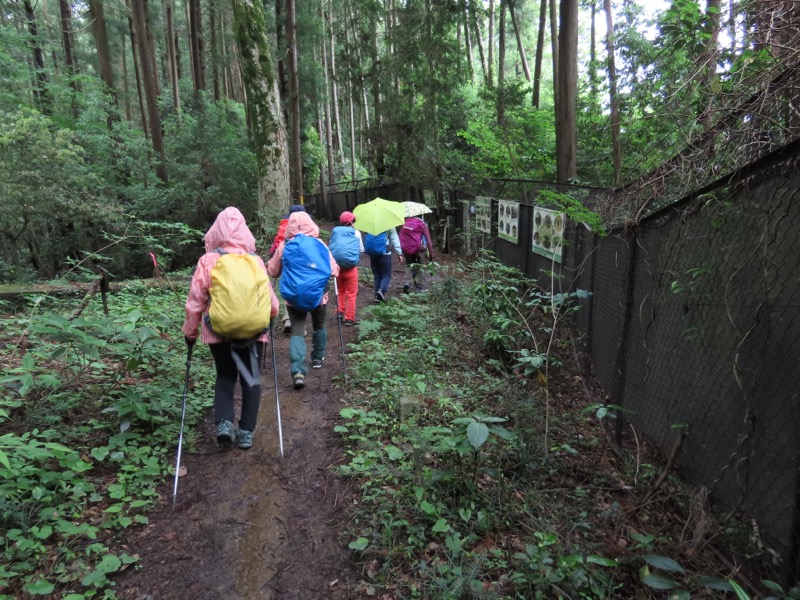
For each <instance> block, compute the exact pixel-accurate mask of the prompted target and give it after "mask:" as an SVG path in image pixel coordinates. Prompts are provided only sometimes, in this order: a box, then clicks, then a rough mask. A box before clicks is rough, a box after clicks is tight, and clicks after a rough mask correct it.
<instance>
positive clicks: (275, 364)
mask: <svg viewBox="0 0 800 600" xmlns="http://www.w3.org/2000/svg"><path fill="white" fill-rule="evenodd" d="M269 344H270V346H272V374H273V375H274V377H275V406H276V407H277V411H278V441H279V443H280V446H281V458H283V428H282V427H281V399H280V397H279V396H278V359H277V358H276V357H275V327H274V326H273V324H272V322H271V321H270V324H269Z"/></svg>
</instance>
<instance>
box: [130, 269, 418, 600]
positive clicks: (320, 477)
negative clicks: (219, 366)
mask: <svg viewBox="0 0 800 600" xmlns="http://www.w3.org/2000/svg"><path fill="white" fill-rule="evenodd" d="M360 271H361V279H362V282H361V285H360V289H359V308H362V307H363V306H366V305H367V304H369V303H371V302H372V299H373V291H372V288H371V287H370V286H365V285H364V277H365V274H366V273H368V272H369V266H368V264H367V265H364V264H362V266H361V267H360ZM402 277H403V271H402V269H401V268H398V265H395V272H394V274H393V277H392V283H393V286H394V285H396V284H397V283H398V282H400V285H402ZM331 296H333V295H331ZM335 313H336V309H335V302H334V300H333V297H332V298H331V302H330V303H329V305H328V313H327V323H328V347H327V357H326V363H325V365H324V366H323V367H322V368H321V369H309V373H308V375H307V376H306V386H305V389H303V390H294V389H293V387H292V383H291V377H290V372H289V358H288V346H289V338H288V337H285V336H283V335H282V334H281V333H280V331H281V327H280V326H279V325H282V322H278V323H276V326H278V327H277V332H278V333H277V335H276V345H275V349H276V363H277V376H278V385H277V391H278V398H279V400H280V409H281V423H282V429H283V446H284V457H283V458H281V454H280V449H279V448H280V444H279V437H278V427H277V419H276V394H275V390H276V386H275V383H274V371H273V367H272V354H271V349H270V348H269V346H267V353H266V357H265V358H266V364H265V366H264V368H263V369H262V386H261V390H262V391H261V405H260V409H259V418H258V428H257V430H256V436H255V441H254V444H253V447H252V448H251V449H250V450H246V451H244V450H239V449H238V448H235V449H230V450H220V449H219V447H218V446H217V443H216V439H215V431H214V424H213V417H212V414H211V410H209V415H208V417H207V419H206V421H205V422H204V424H203V427H202V432H201V434H200V439H199V440H198V441H197V442H196V444H195V445H194V446H193V447H191V448H189V449H187V448H184V452H183V458H182V460H181V463H182V465H185V467H186V474H185V475H184V476H182V477H181V478H180V482H179V489H178V495H177V501H176V505H175V508H174V510H173V507H172V480H170V482H169V484H165V486H164V488H163V489H162V490H160V492H161V495H162V500H161V502H160V503H159V506H158V507H157V509H156V510H155V512H154V513H153V514H151V516H150V524H149V525H147V526H145V527H143V528H141V529H140V530H138V531H134V532H133V533H132V535H131V536H130V537H129V538H128V539H127V540H125V542H126V548H125V550H126V551H127V552H128V553H130V554H136V555H138V556H139V558H140V560H139V562H138V564H137V565H136V568H135V570H132V571H131V572H129V573H126V574H123V575H122V576H120V577H119V578H118V579H117V592H118V595H119V597H120V598H123V599H129V600H166V599H192V600H204V599H208V600H211V599H218V598H225V599H226V600H236V599H245V600H251V599H264V600H270V599H280V600H292V599H303V600H313V599H316V598H326V599H333V600H340V599H345V598H359V597H361V596H360V595H358V594H357V592H356V591H355V589H356V587H357V584H358V582H359V581H361V574H360V571H359V570H357V568H356V567H355V566H354V565H353V564H352V563H351V562H350V554H351V551H350V550H348V548H347V544H348V543H349V541H350V538H349V537H347V535H346V532H347V513H346V507H347V506H348V505H350V504H352V502H353V501H354V498H355V494H354V491H353V490H352V489H350V488H349V487H348V483H347V482H345V481H344V480H342V479H340V478H339V477H338V476H337V475H336V473H335V469H334V467H335V466H336V465H337V464H339V463H340V462H341V461H342V460H343V456H342V446H341V440H340V437H339V435H338V434H336V433H334V431H333V427H334V425H335V422H334V421H335V419H336V417H337V415H338V412H339V410H340V409H341V408H342V406H343V405H342V400H341V398H342V384H341V381H339V380H340V379H341V375H342V372H343V370H342V357H341V346H340V338H339V328H338V326H337V322H336V318H335V317H336V314H335ZM356 329H357V327H344V326H342V327H341V332H342V335H343V339H344V343H345V345H346V344H347V343H348V342H349V341H354V340H355V339H356V336H357V331H356ZM310 334H311V324H310V318H309V321H308V338H307V342H308V346H309V352H310V344H311V339H310ZM198 350H200V354H201V356H203V354H202V353H204V352H205V353H206V354H207V353H208V350H207V349H206V348H204V347H198ZM196 354H198V353H197V351H196ZM205 359H207V360H210V356H208V357H205ZM237 390H238V386H237ZM237 396H238V391H237ZM238 410H239V406H238V401H237V414H238Z"/></svg>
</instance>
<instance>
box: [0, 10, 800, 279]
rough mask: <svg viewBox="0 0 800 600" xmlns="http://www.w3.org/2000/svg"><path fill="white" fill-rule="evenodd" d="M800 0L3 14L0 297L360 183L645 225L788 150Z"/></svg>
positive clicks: (121, 264) (176, 245)
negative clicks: (561, 198) (581, 200)
mask: <svg viewBox="0 0 800 600" xmlns="http://www.w3.org/2000/svg"><path fill="white" fill-rule="evenodd" d="M798 4H800V3H797V2H791V1H761V2H754V1H748V0H730V1H728V2H722V0H706V1H705V2H697V1H693V0H674V1H672V2H662V3H654V2H635V1H632V0H621V1H616V2H611V0H604V1H602V2H601V1H600V0H581V1H580V2H579V1H578V0H560V1H559V2H556V0H513V1H512V0H406V1H401V0H382V1H378V0H341V1H338V2H333V1H332V0H320V1H319V2H308V3H305V2H303V3H297V4H296V3H295V1H294V0H276V1H275V2H263V3H260V2H253V1H251V0H231V1H230V2H227V1H222V0H185V1H177V2H176V1H175V0H162V1H161V2H157V1H154V0H151V1H147V0H115V1H114V2H107V1H106V2H102V1H100V0H89V1H87V2H83V1H69V0H42V1H35V0H3V1H0V76H1V77H2V82H3V84H2V86H0V112H1V113H2V118H0V148H1V149H0V196H1V197H2V203H0V234H1V235H2V238H3V244H2V246H0V247H2V259H3V260H2V263H0V280H3V281H26V280H32V279H35V278H53V277H57V276H65V275H66V274H69V275H70V276H80V274H81V272H82V271H83V270H84V269H86V270H91V269H92V268H94V267H95V266H96V265H98V264H99V265H104V266H105V267H106V268H107V269H108V270H109V271H111V272H112V274H113V275H114V276H115V277H127V276H135V275H149V274H150V273H151V272H152V269H153V262H152V259H151V257H150V255H149V253H151V252H152V253H154V254H155V255H156V256H157V257H158V258H159V260H160V261H161V266H162V267H165V268H180V267H184V266H188V265H189V264H191V263H192V261H193V260H194V258H195V254H196V249H191V250H189V247H188V246H187V242H190V241H191V242H196V241H197V240H198V239H199V238H198V231H202V230H204V229H205V228H206V227H207V226H208V224H209V223H210V222H211V220H212V219H213V217H214V215H215V214H216V212H217V211H218V210H220V209H221V208H223V207H224V206H227V205H231V204H235V205H237V206H239V207H240V208H241V209H242V210H243V211H244V212H245V214H246V215H247V216H248V217H249V218H251V219H254V220H255V219H258V220H259V222H260V223H267V222H268V219H269V217H270V216H274V215H275V214H277V213H278V212H279V211H282V210H283V209H284V208H285V207H286V206H287V205H288V204H289V203H291V202H297V201H301V200H302V197H303V195H304V194H308V193H315V192H317V191H321V190H322V191H325V190H332V189H341V188H342V187H344V186H348V185H354V184H355V182H357V181H363V180H365V179H371V180H376V181H401V182H413V183H414V184H416V185H419V186H424V187H426V188H429V189H433V190H436V191H439V190H442V189H454V188H456V189H463V190H471V189H473V190H474V189H476V188H477V186H478V185H479V184H480V182H481V181H483V180H485V179H487V178H494V179H507V180H541V181H558V182H562V183H581V184H590V185H594V186H601V187H607V188H612V189H613V188H616V189H618V190H622V191H623V192H624V190H635V191H636V194H638V198H639V199H638V200H637V202H636V203H635V204H634V206H633V209H632V213H631V214H633V215H634V216H638V215H639V214H640V212H641V209H643V208H644V206H646V205H652V203H653V199H654V198H656V200H657V201H658V202H662V203H663V202H664V201H668V200H669V199H670V198H672V199H674V197H675V196H677V195H679V194H680V193H683V192H685V191H686V190H687V189H696V188H697V187H700V185H702V183H704V182H705V181H707V180H708V179H711V178H716V177H719V176H721V175H723V174H725V173H726V172H729V171H730V170H731V169H734V168H736V167H738V166H741V165H742V164H744V163H745V162H747V161H751V160H753V159H754V158H757V157H758V156H760V155H762V154H763V153H765V152H768V151H770V150H772V149H774V148H776V147H778V146H780V145H781V144H782V143H784V142H785V141H787V140H789V139H794V137H796V131H797V128H798V123H799V122H800V116H798V115H799V114H800V113H798V110H797V107H796V105H794V104H793V100H792V99H793V98H796V97H797V90H796V89H794V87H796V78H787V77H785V74H786V73H790V72H792V70H793V68H794V67H795V65H796V59H797V50H798V44H797V36H798V30H799V28H798V22H799V21H800V18H799V17H798V12H800V7H798ZM786 81H789V82H790V83H788V84H787V83H786ZM792 82H794V83H792ZM792 132H794V133H792ZM687 149H689V150H688V151H687ZM692 153H694V154H692ZM676 157H678V158H679V159H680V160H681V161H682V163H684V164H690V165H691V167H692V170H691V172H689V173H687V172H686V171H685V169H683V168H681V167H679V166H677V163H676V162H675V158H676ZM664 165H668V166H669V168H668V170H669V171H671V172H676V173H678V174H679V175H680V177H678V179H679V180H680V184H679V185H672V186H671V185H666V184H665V183H664V181H665V179H664V178H665V177H666V175H667V173H666V172H665V168H664ZM631 182H633V183H631ZM636 182H638V183H636ZM623 184H627V185H625V186H623ZM604 216H606V217H607V218H612V217H613V218H620V215H619V214H615V215H611V214H610V213H609V214H606V215H604ZM628 217H630V215H627V216H626V215H623V218H628Z"/></svg>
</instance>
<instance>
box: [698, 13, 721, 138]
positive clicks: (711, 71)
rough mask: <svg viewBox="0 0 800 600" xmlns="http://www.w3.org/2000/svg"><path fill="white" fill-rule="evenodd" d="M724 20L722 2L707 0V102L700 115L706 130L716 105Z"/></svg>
mask: <svg viewBox="0 0 800 600" xmlns="http://www.w3.org/2000/svg"><path fill="white" fill-rule="evenodd" d="M721 19H722V0H706V20H707V27H708V39H707V40H706V51H705V56H704V57H703V63H704V64H703V88H704V92H705V94H706V101H705V105H704V107H703V112H702V113H701V115H700V123H701V124H702V125H703V128H704V129H708V128H709V127H710V126H711V121H712V114H711V112H712V107H713V103H714V93H713V89H712V86H713V81H714V78H715V77H716V75H717V58H718V57H719V46H718V44H719V29H720V22H721Z"/></svg>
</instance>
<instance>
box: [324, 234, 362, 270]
mask: <svg viewBox="0 0 800 600" xmlns="http://www.w3.org/2000/svg"><path fill="white" fill-rule="evenodd" d="M330 249H331V254H333V260H335V261H336V264H338V265H339V266H340V267H342V268H343V269H350V268H352V267H357V266H358V261H359V259H360V258H361V245H360V244H359V243H358V238H357V237H356V230H355V229H353V228H352V227H347V226H341V227H334V228H333V231H331V245H330Z"/></svg>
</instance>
